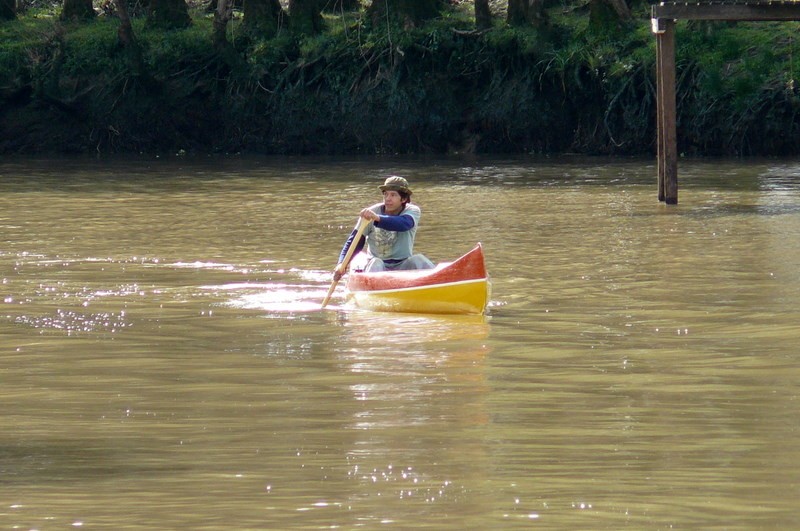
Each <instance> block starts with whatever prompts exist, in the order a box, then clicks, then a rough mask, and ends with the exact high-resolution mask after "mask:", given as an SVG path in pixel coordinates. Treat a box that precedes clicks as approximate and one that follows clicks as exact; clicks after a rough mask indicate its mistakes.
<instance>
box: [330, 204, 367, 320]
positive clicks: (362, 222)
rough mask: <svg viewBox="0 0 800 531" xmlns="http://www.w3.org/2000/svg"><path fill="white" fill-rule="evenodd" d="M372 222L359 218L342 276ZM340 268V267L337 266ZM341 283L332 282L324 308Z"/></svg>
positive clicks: (344, 262)
mask: <svg viewBox="0 0 800 531" xmlns="http://www.w3.org/2000/svg"><path fill="white" fill-rule="evenodd" d="M369 224H370V222H369V221H367V220H366V219H364V218H362V217H359V218H358V224H357V225H356V235H355V237H354V238H353V241H352V242H351V243H350V247H349V248H348V249H347V254H345V255H344V260H342V263H341V266H342V274H344V272H345V271H347V265H348V264H349V263H350V258H352V257H353V251H355V249H356V246H357V245H358V242H359V240H361V235H363V234H364V230H365V229H366V228H367V225H369ZM337 267H338V266H337ZM338 283H339V280H337V279H335V278H334V279H333V282H331V287H330V288H328V294H327V295H325V299H324V300H323V301H322V308H325V306H327V305H328V301H330V300H331V295H333V290H334V289H335V288H336V284H338Z"/></svg>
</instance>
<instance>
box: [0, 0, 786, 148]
mask: <svg viewBox="0 0 800 531" xmlns="http://www.w3.org/2000/svg"><path fill="white" fill-rule="evenodd" d="M466 13H467V12H466V11H463V10H462V11H460V12H459V11H458V10H456V11H454V12H453V13H452V14H449V15H448V16H447V17H444V18H442V19H439V20H436V21H432V22H429V23H428V24H427V25H425V26H424V27H422V28H419V29H414V30H411V31H397V32H394V33H393V32H391V31H374V32H367V31H365V30H364V27H363V26H362V24H361V21H360V18H359V14H358V13H349V14H348V13H344V14H342V15H339V16H327V17H326V31H325V33H324V34H322V35H320V36H317V37H314V38H309V39H302V40H301V39H296V38H293V37H292V36H291V35H289V34H282V35H279V36H278V37H276V38H273V39H270V40H268V41H259V40H255V39H252V38H250V37H247V36H246V35H245V34H243V33H239V30H238V26H237V20H236V19H235V20H234V21H233V23H232V24H231V27H230V35H231V42H232V44H233V50H234V51H235V54H233V55H232V56H230V55H229V56H226V57H223V56H221V55H220V54H218V53H216V52H215V51H214V50H213V48H212V46H211V15H208V14H206V13H205V12H204V11H202V10H201V9H195V10H193V11H192V17H193V24H192V26H191V27H190V28H188V29H185V30H178V31H171V32H164V31H156V30H149V29H147V28H146V27H145V26H144V23H143V21H142V20H138V19H135V20H134V21H133V23H134V30H135V32H136V35H137V38H138V39H139V42H140V43H141V44H142V48H143V53H144V64H145V65H146V68H147V70H146V72H145V74H144V75H142V74H139V75H135V74H134V73H132V71H131V69H130V68H129V67H128V63H127V62H126V58H125V54H124V51H123V50H122V49H121V48H120V47H119V46H118V44H117V35H116V31H117V25H118V21H117V20H116V19H115V18H113V17H99V18H98V19H97V20H96V21H94V22H91V23H86V24H81V25H75V24H69V25H66V26H65V25H62V24H61V23H58V22H56V21H55V19H54V18H52V17H48V16H46V15H45V14H41V13H40V14H36V13H28V14H26V15H24V16H23V17H21V18H20V20H17V21H12V22H4V23H2V24H0V41H1V42H2V44H0V153H6V154H9V153H89V152H99V153H151V152H152V153H158V152H181V151H185V152H203V153H205V152H209V153H245V152H249V153H268V154H349V153H448V152H450V153H452V152H476V153H563V152H574V153H585V154H604V155H641V154H652V153H653V152H654V151H655V86H654V85H655V81H654V79H655V76H654V71H655V66H654V65H655V50H654V48H655V39H654V38H653V36H652V34H651V33H650V27H649V19H648V18H647V13H646V11H645V9H644V8H642V12H641V13H638V14H637V17H636V20H635V21H634V22H632V23H631V24H629V25H625V26H624V27H622V26H619V27H615V28H613V29H612V30H609V29H607V28H605V29H598V28H596V27H592V25H590V24H589V21H588V15H586V13H581V12H580V11H579V10H574V9H572V10H567V9H566V8H564V7H563V6H561V7H559V8H553V9H552V10H551V14H550V26H549V27H548V28H547V29H545V30H539V31H537V30H534V29H532V28H531V29H514V28H509V27H506V26H504V25H502V24H496V27H494V28H493V29H491V30H488V31H484V32H477V31H475V29H474V23H473V21H472V20H471V19H470V17H469V16H467V14H466ZM796 29H797V24H796V23H748V24H738V25H736V26H730V25H724V24H715V25H712V24H708V23H706V24H702V25H701V24H694V25H692V24H686V23H681V24H679V26H678V36H677V43H678V49H677V60H678V65H679V66H678V78H679V79H678V112H679V116H678V135H679V139H678V141H679V150H680V151H681V152H682V153H686V154H691V155H726V156H743V155H763V156H773V155H774V156H785V155H791V154H793V153H797V152H798V151H799V150H800V124H798V123H797V118H796V116H797V112H798V110H800V93H799V92H798V86H797V81H796V80H795V76H796V75H797V74H796V72H800V63H799V62H798V60H797V59H796V58H795V56H796V55H800V53H799V54H796V53H794V52H795V48H796V44H795V42H794V40H795V37H794V35H795V33H796ZM798 51H800V50H798Z"/></svg>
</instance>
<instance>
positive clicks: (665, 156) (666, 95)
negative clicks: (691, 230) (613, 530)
mask: <svg viewBox="0 0 800 531" xmlns="http://www.w3.org/2000/svg"><path fill="white" fill-rule="evenodd" d="M653 32H654V33H655V34H656V54H657V55H656V70H657V71H656V77H657V83H656V85H657V91H658V104H657V107H658V112H657V117H656V120H657V131H658V133H657V134H658V138H657V142H658V155H657V156H658V200H659V201H664V202H666V203H667V204H668V205H676V204H678V140H677V133H676V116H675V112H676V111H675V21H674V20H669V19H653Z"/></svg>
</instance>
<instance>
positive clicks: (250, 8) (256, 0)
mask: <svg viewBox="0 0 800 531" xmlns="http://www.w3.org/2000/svg"><path fill="white" fill-rule="evenodd" d="M286 23H287V17H286V12H285V11H284V10H283V8H282V7H281V3H280V0H245V2H244V17H243V20H242V25H243V26H244V30H245V31H247V32H249V33H252V34H254V35H259V36H263V37H265V38H267V39H271V38H272V37H274V36H275V35H277V34H278V30H280V29H281V28H284V27H286Z"/></svg>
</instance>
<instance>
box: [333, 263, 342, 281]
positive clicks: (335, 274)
mask: <svg viewBox="0 0 800 531" xmlns="http://www.w3.org/2000/svg"><path fill="white" fill-rule="evenodd" d="M341 267H342V264H339V265H337V266H336V268H335V269H334V270H333V281H334V282H339V280H341V278H342V277H343V276H344V271H342V269H341Z"/></svg>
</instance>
